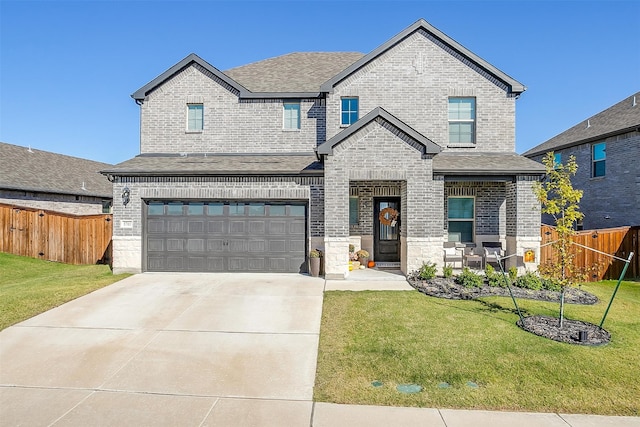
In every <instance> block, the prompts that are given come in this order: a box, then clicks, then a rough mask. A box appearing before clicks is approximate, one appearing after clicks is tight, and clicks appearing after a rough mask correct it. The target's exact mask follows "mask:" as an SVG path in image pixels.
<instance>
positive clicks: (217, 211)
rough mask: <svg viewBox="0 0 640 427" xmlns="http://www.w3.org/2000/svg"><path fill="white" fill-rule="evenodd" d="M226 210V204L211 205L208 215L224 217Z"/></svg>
mask: <svg viewBox="0 0 640 427" xmlns="http://www.w3.org/2000/svg"><path fill="white" fill-rule="evenodd" d="M223 210H224V203H209V208H208V211H207V213H208V214H209V215H222V213H223Z"/></svg>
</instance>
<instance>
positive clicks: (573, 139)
mask: <svg viewBox="0 0 640 427" xmlns="http://www.w3.org/2000/svg"><path fill="white" fill-rule="evenodd" d="M634 99H635V103H636V105H635V106H634V105H633V101H634ZM638 128H640V92H636V93H635V94H633V95H631V96H629V97H627V98H625V99H623V100H622V101H620V102H618V103H617V104H615V105H613V106H612V107H609V108H607V109H606V110H604V111H601V112H599V113H598V114H596V115H595V116H592V117H590V118H588V119H587V120H585V121H583V122H580V123H578V124H577V125H575V126H573V127H572V128H570V129H567V130H566V131H564V132H562V133H561V134H559V135H556V136H554V137H553V138H551V139H549V140H548V141H546V142H543V143H542V144H540V145H538V146H536V147H533V148H532V149H530V150H529V151H527V152H526V153H524V154H523V155H524V156H535V155H538V154H544V153H547V152H549V151H554V150H558V149H560V148H564V147H569V146H572V145H578V144H583V143H585V142H590V141H594V140H597V139H604V138H607V137H609V136H613V135H616V134H621V133H627V132H630V131H632V130H636V129H638Z"/></svg>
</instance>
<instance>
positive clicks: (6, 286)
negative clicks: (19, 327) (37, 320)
mask: <svg viewBox="0 0 640 427" xmlns="http://www.w3.org/2000/svg"><path fill="white" fill-rule="evenodd" d="M127 276H129V275H128V274H120V275H113V274H112V273H111V270H110V269H109V266H108V265H68V264H60V263H55V262H48V261H42V260H39V259H34V258H27V257H21V256H17V255H10V254H7V253H2V252H0V330H2V329H4V328H6V327H8V326H11V325H14V324H16V323H18V322H21V321H23V320H25V319H28V318H30V317H33V316H35V315H36V314H40V313H43V312H45V311H47V310H49V309H51V308H53V307H57V306H59V305H61V304H64V303H65V302H67V301H71V300H73V299H75V298H78V297H80V296H82V295H85V294H88V293H90V292H92V291H95V290H96V289H99V288H102V287H104V286H107V285H110V284H112V283H113V282H117V281H118V280H121V279H124V278H125V277H127Z"/></svg>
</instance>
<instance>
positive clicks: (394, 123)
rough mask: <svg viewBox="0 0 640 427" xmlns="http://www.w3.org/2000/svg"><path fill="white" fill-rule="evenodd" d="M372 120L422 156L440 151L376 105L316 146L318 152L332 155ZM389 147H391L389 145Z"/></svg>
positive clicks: (437, 146) (368, 125) (428, 140)
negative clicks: (353, 122) (351, 123)
mask: <svg viewBox="0 0 640 427" xmlns="http://www.w3.org/2000/svg"><path fill="white" fill-rule="evenodd" d="M374 122H377V123H378V124H379V125H380V126H382V127H385V128H386V129H387V130H389V131H390V132H392V133H393V134H395V135H396V137H398V138H399V139H401V140H403V141H404V142H405V143H406V144H407V145H408V146H411V147H413V149H415V150H417V151H419V152H420V153H421V155H422V156H426V155H427V154H436V153H439V152H440V151H441V147H440V146H439V145H438V144H436V143H434V142H433V141H431V140H430V139H429V138H427V137H425V136H424V135H422V134H420V133H419V132H417V131H416V130H415V129H413V128H411V127H410V126H408V125H407V124H406V123H403V122H402V121H401V120H399V119H398V118H397V117H395V116H393V115H392V114H390V113H389V112H388V111H386V110H385V109H383V108H381V107H378V108H375V109H374V110H372V111H371V112H370V113H368V114H367V115H366V116H364V117H362V118H361V119H360V120H358V121H357V122H356V123H355V124H353V125H351V126H349V127H348V128H346V129H344V130H343V131H342V132H340V133H338V134H337V135H335V136H334V137H333V138H331V139H329V140H328V141H326V142H324V143H322V144H321V145H320V146H318V154H320V155H333V153H334V150H335V149H336V148H338V147H339V146H340V145H341V144H343V143H344V142H345V141H347V140H348V139H349V138H351V137H352V136H354V135H356V134H357V133H359V132H361V131H363V130H364V129H365V128H367V127H370V125H371V124H372V123H374ZM389 148H390V149H391V147H389Z"/></svg>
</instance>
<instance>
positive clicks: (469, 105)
mask: <svg viewBox="0 0 640 427" xmlns="http://www.w3.org/2000/svg"><path fill="white" fill-rule="evenodd" d="M475 104H476V100H475V98H449V120H475V118H476V112H475V110H476V105H475Z"/></svg>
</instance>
